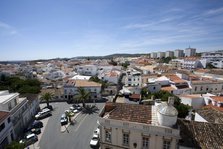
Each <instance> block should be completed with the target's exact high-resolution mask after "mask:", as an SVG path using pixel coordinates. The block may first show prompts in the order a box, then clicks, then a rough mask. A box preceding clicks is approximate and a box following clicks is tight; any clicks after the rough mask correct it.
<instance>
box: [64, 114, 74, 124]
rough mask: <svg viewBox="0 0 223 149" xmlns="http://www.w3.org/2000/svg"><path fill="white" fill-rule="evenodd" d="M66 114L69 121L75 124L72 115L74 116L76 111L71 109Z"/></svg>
mask: <svg viewBox="0 0 223 149" xmlns="http://www.w3.org/2000/svg"><path fill="white" fill-rule="evenodd" d="M65 114H66V116H67V117H68V121H69V122H70V123H71V124H73V121H72V119H71V117H72V116H74V113H73V112H71V111H69V112H68V111H66V112H65Z"/></svg>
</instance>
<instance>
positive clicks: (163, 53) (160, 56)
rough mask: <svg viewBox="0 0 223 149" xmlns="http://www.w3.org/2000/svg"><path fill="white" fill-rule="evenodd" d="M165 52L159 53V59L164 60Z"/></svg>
mask: <svg viewBox="0 0 223 149" xmlns="http://www.w3.org/2000/svg"><path fill="white" fill-rule="evenodd" d="M164 57H165V52H157V58H164Z"/></svg>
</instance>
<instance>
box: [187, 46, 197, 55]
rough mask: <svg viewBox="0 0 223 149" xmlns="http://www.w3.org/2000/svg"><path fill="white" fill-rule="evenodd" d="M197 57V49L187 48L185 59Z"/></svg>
mask: <svg viewBox="0 0 223 149" xmlns="http://www.w3.org/2000/svg"><path fill="white" fill-rule="evenodd" d="M195 55H196V49H195V48H186V49H185V57H191V56H195Z"/></svg>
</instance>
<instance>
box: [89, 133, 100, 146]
mask: <svg viewBox="0 0 223 149" xmlns="http://www.w3.org/2000/svg"><path fill="white" fill-rule="evenodd" d="M90 146H91V147H92V148H94V147H97V146H99V136H98V135H96V134H94V135H93V137H92V139H91V141H90Z"/></svg>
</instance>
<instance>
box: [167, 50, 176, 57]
mask: <svg viewBox="0 0 223 149" xmlns="http://www.w3.org/2000/svg"><path fill="white" fill-rule="evenodd" d="M165 57H174V52H173V51H166V54H165Z"/></svg>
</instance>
